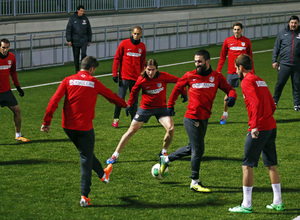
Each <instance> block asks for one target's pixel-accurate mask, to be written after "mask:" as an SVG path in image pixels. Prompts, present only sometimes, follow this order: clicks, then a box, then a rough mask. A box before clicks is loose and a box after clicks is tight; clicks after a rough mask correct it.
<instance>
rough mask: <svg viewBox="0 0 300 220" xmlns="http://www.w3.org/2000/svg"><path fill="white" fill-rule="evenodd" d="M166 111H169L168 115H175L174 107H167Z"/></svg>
mask: <svg viewBox="0 0 300 220" xmlns="http://www.w3.org/2000/svg"><path fill="white" fill-rule="evenodd" d="M168 112H169V114H170V116H175V110H174V107H172V108H168Z"/></svg>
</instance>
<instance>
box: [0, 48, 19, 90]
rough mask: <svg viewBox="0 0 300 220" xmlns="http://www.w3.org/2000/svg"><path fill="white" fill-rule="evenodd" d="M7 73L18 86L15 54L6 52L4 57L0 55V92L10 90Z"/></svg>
mask: <svg viewBox="0 0 300 220" xmlns="http://www.w3.org/2000/svg"><path fill="white" fill-rule="evenodd" d="M9 75H10V76H11V79H12V82H13V84H14V85H15V86H16V87H17V86H20V83H19V81H18V76H17V71H16V58H15V55H13V54H12V53H10V52H8V56H7V57H6V58H4V59H2V58H1V57H0V93H2V92H7V91H9V90H10V82H9Z"/></svg>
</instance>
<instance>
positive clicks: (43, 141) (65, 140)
mask: <svg viewBox="0 0 300 220" xmlns="http://www.w3.org/2000/svg"><path fill="white" fill-rule="evenodd" d="M46 142H71V141H70V139H68V138H62V139H41V140H30V142H21V141H16V142H15V143H10V144H0V146H6V145H7V146H10V145H22V144H33V143H46Z"/></svg>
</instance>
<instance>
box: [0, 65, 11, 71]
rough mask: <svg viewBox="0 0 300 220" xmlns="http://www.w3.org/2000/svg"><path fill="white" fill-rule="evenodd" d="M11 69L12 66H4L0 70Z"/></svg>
mask: <svg viewBox="0 0 300 220" xmlns="http://www.w3.org/2000/svg"><path fill="white" fill-rule="evenodd" d="M10 68H11V65H3V66H0V70H8V69H10Z"/></svg>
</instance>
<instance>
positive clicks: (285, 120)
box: [276, 118, 300, 123]
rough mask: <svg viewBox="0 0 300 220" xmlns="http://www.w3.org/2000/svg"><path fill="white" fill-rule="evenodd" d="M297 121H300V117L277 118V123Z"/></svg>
mask: <svg viewBox="0 0 300 220" xmlns="http://www.w3.org/2000/svg"><path fill="white" fill-rule="evenodd" d="M297 121H300V118H293V119H280V120H276V123H292V122H297Z"/></svg>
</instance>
